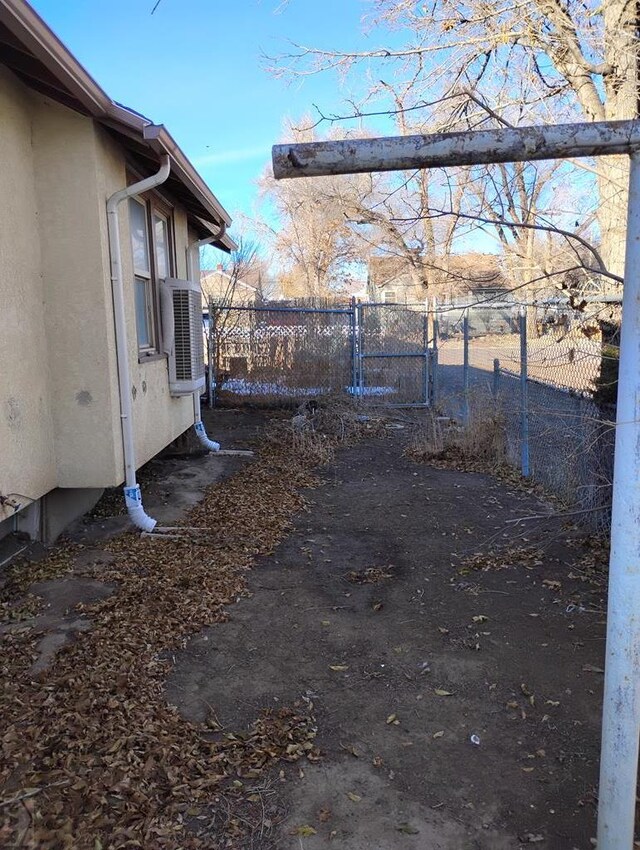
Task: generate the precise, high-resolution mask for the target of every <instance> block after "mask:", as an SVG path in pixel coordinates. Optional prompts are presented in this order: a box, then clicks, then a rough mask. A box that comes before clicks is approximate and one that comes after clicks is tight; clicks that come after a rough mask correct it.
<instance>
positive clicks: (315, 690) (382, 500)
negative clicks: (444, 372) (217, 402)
mask: <svg viewBox="0 0 640 850" xmlns="http://www.w3.org/2000/svg"><path fill="white" fill-rule="evenodd" d="M208 418H209V424H208V429H209V432H210V434H211V436H212V437H214V438H215V439H221V442H223V444H224V445H226V446H230V445H233V446H234V447H243V446H246V445H248V444H249V443H250V441H251V440H253V439H255V438H256V436H258V435H259V430H260V428H261V426H262V423H263V422H264V421H265V418H266V417H265V415H264V414H261V413H256V412H254V413H239V412H233V411H220V412H218V411H214V412H213V413H212V414H209V416H208ZM391 425H392V426H394V427H388V428H387V429H386V433H385V434H384V436H376V437H372V438H369V439H366V440H364V441H362V442H360V443H358V444H356V445H354V446H351V447H349V448H344V449H341V450H340V451H339V452H338V454H337V456H336V459H335V460H334V461H333V462H331V463H330V464H329V465H328V466H326V467H324V468H323V469H321V470H320V478H321V481H320V484H319V486H318V487H316V488H314V489H309V490H307V491H306V492H305V494H304V495H305V498H306V500H307V507H306V510H305V511H304V512H301V513H299V514H298V516H297V517H296V519H295V525H294V528H293V529H292V531H291V533H290V534H288V535H287V536H286V537H285V538H284V539H283V540H282V542H281V543H280V544H279V546H278V547H277V549H276V550H275V552H274V553H273V554H272V555H269V556H267V557H261V558H260V559H259V561H258V563H257V564H256V566H255V568H254V569H253V570H251V572H250V573H249V578H248V582H249V590H250V595H249V597H248V598H241V599H239V600H238V601H237V602H236V603H235V604H233V605H231V606H230V607H229V609H228V614H229V616H228V620H227V622H223V623H216V624H215V625H213V626H211V627H208V628H206V629H204V630H202V631H200V632H198V633H197V634H196V635H194V636H193V637H191V638H190V639H189V640H188V641H187V642H186V644H185V647H184V649H182V650H181V651H176V652H175V653H174V654H172V656H171V659H170V661H171V665H172V671H171V673H170V675H169V678H168V680H167V683H166V699H167V700H168V702H169V703H170V704H172V705H175V706H177V709H178V711H179V712H180V714H181V715H182V716H183V717H184V718H186V719H187V720H189V721H191V722H193V723H207V722H208V723H209V724H210V721H211V717H212V716H213V717H215V720H216V723H215V728H216V729H217V730H218V731H219V733H220V734H222V733H224V732H225V731H228V730H234V731H236V730H241V729H243V728H246V727H248V725H249V724H250V723H251V722H252V721H253V720H254V719H255V717H256V716H257V715H258V713H259V712H260V710H261V709H263V708H267V707H268V708H273V707H278V706H280V705H291V704H292V703H294V702H295V701H300V700H303V701H306V702H307V704H309V703H312V705H313V713H314V715H315V717H316V719H317V726H318V734H317V738H316V741H315V743H316V744H317V746H318V747H319V748H320V750H321V753H322V758H321V759H320V761H318V762H307V761H304V762H301V761H299V762H296V764H295V765H282V766H281V767H280V766H279V767H277V768H276V769H274V770H273V771H272V772H271V773H270V775H269V776H268V777H267V779H266V780H261V785H260V787H259V788H256V787H249V786H248V785H247V786H246V787H243V784H242V783H239V784H238V787H237V788H236V789H235V793H236V798H235V802H234V804H233V805H234V807H235V808H234V812H235V813H236V814H237V813H238V812H240V813H241V812H242V806H241V803H242V795H243V794H245V793H246V796H247V799H248V800H250V801H252V803H253V804H255V801H256V800H258V801H259V805H261V806H262V811H263V815H262V818H261V820H260V822H259V823H258V824H257V826H256V827H255V828H254V829H253V830H252V831H251V835H250V839H249V838H247V839H246V842H245V843H240V844H233V843H231V844H228V845H227V844H225V843H224V842H225V838H224V835H222V834H219V833H217V832H216V828H215V827H212V832H211V835H210V846H211V847H224V846H233V847H243V848H247V850H249V848H255V849H256V850H267V848H269V850H271V848H278V850H280V849H281V850H314V849H315V848H321V847H333V846H335V847H340V848H345V850H364V848H369V849H370V850H396V848H421V850H422V848H425V850H426V848H429V850H431V848H433V850H435V849H436V848H442V850H472V849H473V850H489V848H491V850H500V848H505V850H507V848H508V850H512V848H513V850H515V848H521V847H523V848H526V847H528V846H537V847H541V848H546V850H573V849H574V848H575V850H589V848H591V847H592V846H593V844H592V841H591V839H592V836H594V835H595V800H596V797H595V789H596V783H597V760H598V747H599V733H600V730H599V724H600V704H601V690H602V681H603V677H602V669H601V668H602V664H603V650H604V616H603V611H604V601H603V593H604V591H603V584H602V581H601V578H600V577H599V576H597V575H594V572H593V570H592V562H593V560H594V559H593V557H592V556H591V554H590V551H589V550H588V549H585V548H584V547H583V546H582V543H581V542H579V540H580V537H581V535H580V532H579V531H578V530H577V529H575V528H573V527H569V526H564V525H563V524H562V523H561V521H560V520H558V519H551V520H540V519H535V520H531V519H527V520H523V518H526V517H532V516H537V515H539V514H544V513H546V512H547V510H548V506H547V505H545V504H544V503H543V502H541V501H540V500H539V499H538V498H537V497H536V496H535V495H533V494H531V493H529V492H526V491H524V490H521V489H518V488H514V486H512V485H509V484H505V483H501V482H500V481H498V480H496V479H494V478H491V477H489V476H485V475H481V474H478V473H465V472H459V471H455V470H449V469H438V468H433V467H430V466H427V465H422V464H418V463H415V462H413V461H412V460H410V459H409V458H407V457H406V456H405V455H404V454H403V451H404V448H405V446H406V443H407V439H408V437H409V435H410V432H411V424H410V422H409V421H408V420H406V421H405V422H404V423H402V422H400V423H398V422H396V423H391ZM398 425H401V426H403V427H396V426H398ZM203 464H204V465H203ZM240 467H241V462H239V461H237V460H235V459H227V460H224V461H223V460H222V459H218V460H215V459H204V460H202V459H192V460H189V461H184V460H176V459H168V460H163V461H157V462H156V463H155V465H154V467H153V468H152V470H150V471H149V473H148V474H149V478H148V481H147V486H146V491H145V496H146V498H145V505H146V506H147V505H148V509H152V508H153V509H155V512H156V514H157V513H158V511H162V510H163V508H164V509H165V514H166V515H164V516H161V517H160V518H161V519H163V520H169V519H179V516H180V511H181V510H182V511H184V510H186V509H187V508H188V507H189V506H190V505H192V504H194V503H195V502H197V500H198V498H199V497H200V495H201V493H202V491H203V489H204V487H206V486H207V485H208V484H210V483H211V481H212V480H214V479H215V478H216V477H218V478H220V477H224V476H226V475H232V474H234V473H235V471H236V470H237V469H239V468H240ZM176 496H179V498H178V500H176ZM176 504H178V507H176ZM101 510H102V513H101V511H100V509H99V510H98V512H97V513H96V515H95V516H94V518H93V519H89V520H88V521H86V522H84V523H80V524H79V525H78V526H77V527H76V529H75V530H74V535H75V539H78V540H82V541H83V542H84V543H85V545H90V546H91V547H93V548H92V549H91V552H92V553H93V555H92V557H95V552H96V551H97V550H98V549H99V546H100V540H101V539H102V538H103V537H105V536H108V535H112V534H114V533H117V532H118V531H119V530H121V529H122V527H123V526H124V523H125V522H126V520H125V518H124V517H121V516H118V515H115V516H112V515H111V514H112V513H113V511H115V510H116V503H115V502H114V503H113V505H112V506H111V507H110V503H109V501H108V500H106V501H105V502H104V503H103V505H102V508H101ZM518 520H523V521H518ZM155 545H161V544H157V543H156V544H155ZM478 553H481V555H480V556H478ZM87 557H89V556H87ZM95 578H96V579H99V569H98V570H97V571H96V575H95ZM65 580H66V581H68V578H67V579H57V580H55V581H54V583H53V584H54V587H53V588H52V587H50V586H49V587H46V588H44V592H43V595H44V596H45V598H48V599H49V600H51V599H54V598H55V599H57V600H58V602H57V603H56V602H55V599H54V603H53V607H51V604H50V608H49V610H48V612H47V614H46V615H48V616H50V618H53V619H55V618H56V617H57V621H56V622H57V624H58V625H57V626H56V625H55V623H54V624H53V625H52V623H51V622H49V624H48V625H47V624H45V626H47V628H49V631H50V632H51V630H52V629H53V631H56V629H57V631H58V632H60V634H61V637H60V639H59V642H56V641H55V640H54V642H53V646H51V645H47V646H45V647H43V649H44V650H45V651H46V652H48V653H51V652H55V651H56V648H57V647H58V645H59V644H61V643H63V642H64V639H65V636H66V635H67V632H68V631H69V629H71V631H73V628H72V627H73V622H74V616H75V615H74V612H73V611H72V610H71V608H72V605H71V604H67V605H66V606H65V605H64V604H61V603H60V602H59V600H60V599H63V600H64V598H65V596H66V595H67V593H68V588H67V589H65V588H64V586H63V585H61V584H60V582H63V581H65ZM87 581H88V580H87V579H86V578H85V582H87ZM97 584H99V581H97V580H96V581H95V582H94V583H93V584H92V583H91V582H89V583H88V584H87V585H86V586H85V588H84V590H85V591H86V593H87V594H88V595H89V598H95V596H96V594H97V595H98V596H99V595H100V594H102V595H104V594H105V593H109V592H111V590H112V588H106V589H105V586H104V585H101V586H100V588H99V587H96V586H94V585H97ZM56 587H57V593H56V590H55V588H56ZM41 590H42V588H41ZM52 594H53V595H52ZM92 594H93V596H92ZM71 601H72V602H73V603H76V602H77V601H78V598H77V596H76V597H74V598H73V600H71V598H70V597H69V602H71ZM56 604H57V605H58V608H56ZM46 615H45V616H46ZM60 623H62V625H60ZM69 623H71V626H69ZM65 627H69V628H67V631H65ZM82 628H84V626H82V627H78V631H81V630H82ZM45 660H46V659H45ZM36 663H37V662H36ZM238 797H239V798H240V806H239V807H238ZM221 805H222V803H221ZM247 805H249V804H247ZM254 808H255V806H254ZM239 816H241V814H240V815H239ZM223 821H224V819H223V818H222V819H219V820H218V821H216V820H215V819H214V820H213V821H212V823H219V824H220V823H223ZM101 846H102V845H101Z"/></svg>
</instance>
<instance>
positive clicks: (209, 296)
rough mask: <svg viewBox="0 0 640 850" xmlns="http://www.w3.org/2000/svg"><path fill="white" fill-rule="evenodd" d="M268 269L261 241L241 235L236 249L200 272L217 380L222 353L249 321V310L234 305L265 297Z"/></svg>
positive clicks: (211, 365) (211, 364) (229, 348)
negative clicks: (262, 252)
mask: <svg viewBox="0 0 640 850" xmlns="http://www.w3.org/2000/svg"><path fill="white" fill-rule="evenodd" d="M205 251H206V249H205ZM211 253H213V251H212V252H211ZM216 254H218V252H216ZM206 256H207V255H206V254H205V264H206ZM266 272H267V267H266V263H265V261H264V260H263V259H262V257H261V254H260V246H259V244H258V243H257V242H256V241H255V240H252V239H246V238H243V237H240V238H239V239H238V247H237V249H236V250H235V251H232V252H231V254H229V255H224V257H223V259H221V260H219V261H218V262H217V263H216V264H215V266H214V267H213V268H209V269H208V268H205V269H203V271H202V272H201V286H202V293H203V296H204V299H205V302H206V303H207V305H208V314H209V319H208V324H206V325H205V332H206V338H207V354H208V357H207V361H208V364H209V369H210V370H211V371H212V377H213V376H215V380H216V383H217V382H218V376H219V375H220V372H221V366H222V359H223V355H224V354H225V353H227V354H228V353H229V352H230V351H232V349H233V344H232V340H233V339H234V337H240V336H241V329H242V327H243V326H244V325H245V324H246V314H245V313H243V311H242V310H234V309H231V308H233V307H246V306H249V305H251V304H254V303H255V302H256V301H261V300H263V299H264V296H265V292H266V289H267V280H268V277H267V274H266Z"/></svg>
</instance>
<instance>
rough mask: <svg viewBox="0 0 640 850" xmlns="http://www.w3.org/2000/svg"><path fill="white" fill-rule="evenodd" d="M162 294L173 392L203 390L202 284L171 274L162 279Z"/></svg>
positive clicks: (163, 323) (186, 393) (173, 393)
mask: <svg viewBox="0 0 640 850" xmlns="http://www.w3.org/2000/svg"><path fill="white" fill-rule="evenodd" d="M160 297H161V310H162V337H163V347H164V351H165V353H166V354H167V355H168V357H169V392H170V393H171V395H173V396H181V395H190V394H191V393H194V392H196V391H200V392H201V391H202V390H203V389H204V385H205V377H204V345H203V331H202V292H201V291H200V285H199V284H197V283H193V281H190V280H178V279H177V278H172V277H168V278H167V279H166V280H164V281H163V282H162V283H161V290H160Z"/></svg>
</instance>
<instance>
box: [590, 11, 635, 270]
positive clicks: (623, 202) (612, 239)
mask: <svg viewBox="0 0 640 850" xmlns="http://www.w3.org/2000/svg"><path fill="white" fill-rule="evenodd" d="M602 9H603V12H602V14H603V21H604V43H605V49H604V60H605V65H608V66H609V69H610V70H609V73H606V74H604V75H603V79H604V88H605V99H604V109H605V119H606V120H607V121H619V120H624V119H630V118H637V117H638V20H637V4H636V3H635V2H630V0H607V2H605V3H603V6H602ZM598 168H599V170H600V171H601V172H602V175H603V176H602V177H601V178H600V179H599V180H598V188H599V190H600V210H599V214H598V223H599V225H600V238H601V240H602V257H603V259H604V261H605V264H606V266H607V268H608V270H609V271H610V272H613V273H614V274H619V275H622V274H623V272H624V245H625V233H626V221H627V196H628V191H627V184H628V181H629V160H628V157H626V156H613V157H601V159H600V162H599V163H598Z"/></svg>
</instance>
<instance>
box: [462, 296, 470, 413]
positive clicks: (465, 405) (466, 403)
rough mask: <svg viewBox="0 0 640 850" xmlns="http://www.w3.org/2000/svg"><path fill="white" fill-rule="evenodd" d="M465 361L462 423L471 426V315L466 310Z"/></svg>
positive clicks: (463, 369) (463, 332)
mask: <svg viewBox="0 0 640 850" xmlns="http://www.w3.org/2000/svg"><path fill="white" fill-rule="evenodd" d="M462 338H463V360H462V392H463V399H462V405H463V407H462V421H463V422H464V425H465V427H468V425H469V313H468V311H466V310H465V313H464V318H463V320H462Z"/></svg>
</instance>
